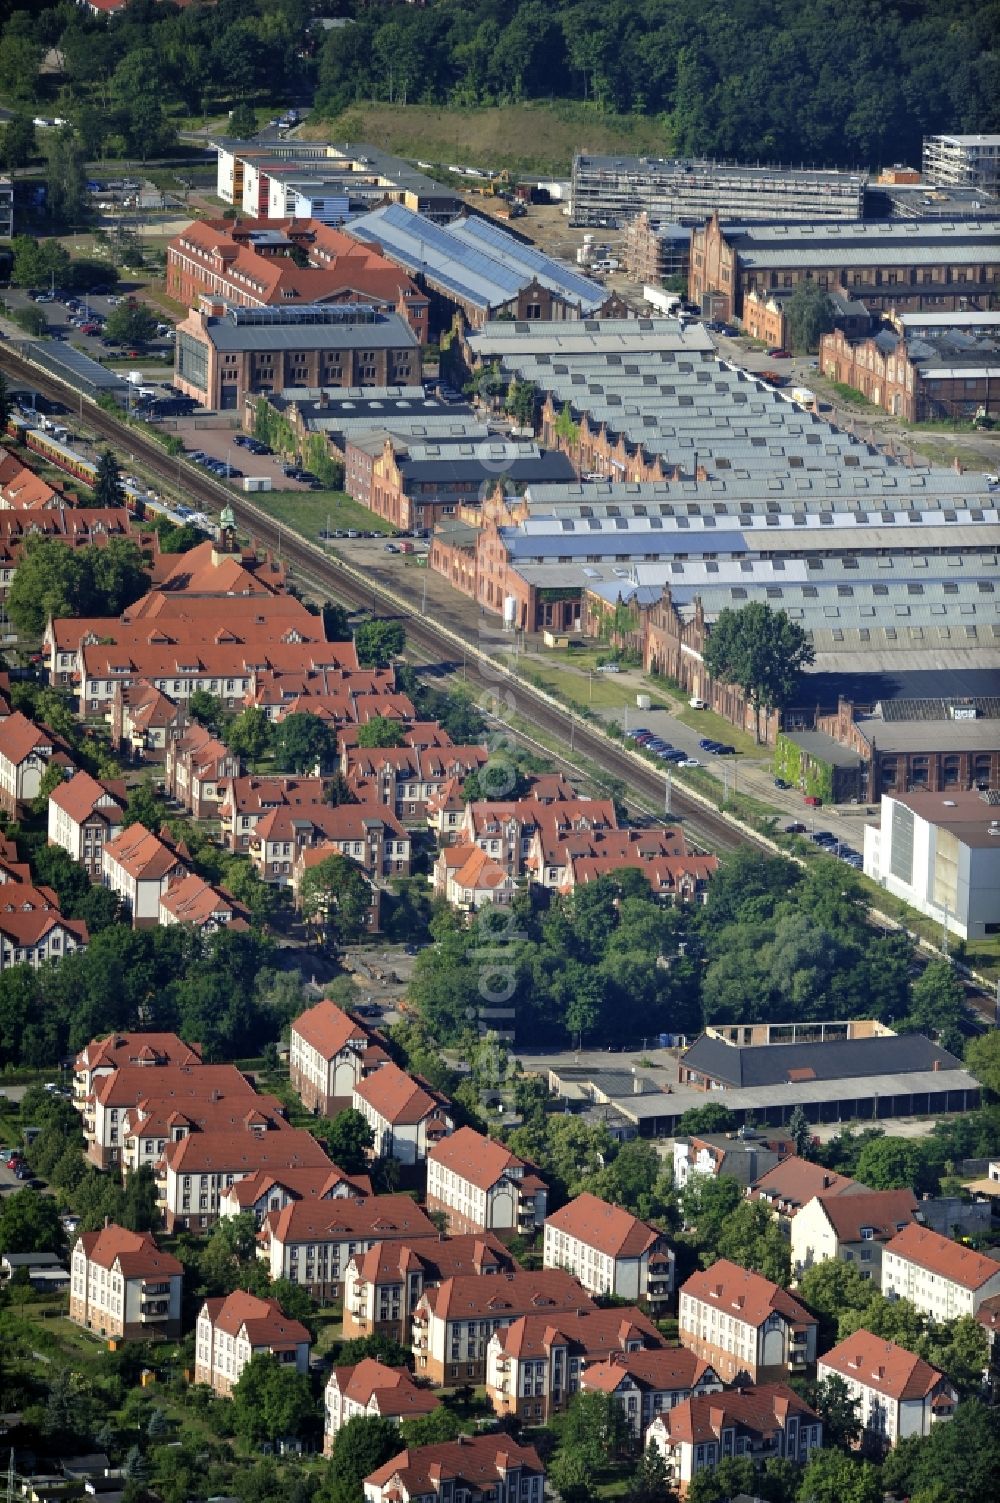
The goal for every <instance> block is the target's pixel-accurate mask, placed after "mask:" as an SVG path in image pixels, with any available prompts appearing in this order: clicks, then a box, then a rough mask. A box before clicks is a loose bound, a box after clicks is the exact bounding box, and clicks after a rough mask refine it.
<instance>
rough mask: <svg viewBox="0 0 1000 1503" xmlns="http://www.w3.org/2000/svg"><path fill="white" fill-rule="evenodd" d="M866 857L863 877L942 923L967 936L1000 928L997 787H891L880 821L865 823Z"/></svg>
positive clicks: (961, 727) (965, 725)
mask: <svg viewBox="0 0 1000 1503" xmlns="http://www.w3.org/2000/svg"><path fill="white" fill-rule="evenodd" d="M976 724H977V723H976V722H975V721H973V722H968V721H962V722H961V723H959V724H956V725H955V727H954V729H955V731H956V732H959V733H962V732H968V731H970V730H975V728H976ZM996 724H997V722H993V725H994V727H996ZM864 862H865V865H864V870H865V875H866V876H868V877H871V878H872V880H873V881H875V882H879V883H880V884H881V885H882V886H883V887H885V888H886V890H887V891H888V892H891V893H892V894H893V895H894V896H896V897H899V898H902V899H903V900H904V901H905V902H907V903H909V904H910V905H911V907H913V908H916V909H917V910H918V912H920V913H924V914H927V915H928V917H930V918H933V919H937V920H938V921H939V922H940V924H941V925H942V930H944V929H948V930H950V931H951V933H953V934H958V935H960V936H961V938H962V939H983V938H985V937H986V936H988V935H995V934H1000V794H995V793H985V794H983V793H976V792H959V791H957V790H949V789H944V790H942V791H941V792H938V793H896V794H892V795H888V794H886V795H884V796H883V798H882V818H881V821H880V823H879V824H878V825H867V826H866V827H865V852H864Z"/></svg>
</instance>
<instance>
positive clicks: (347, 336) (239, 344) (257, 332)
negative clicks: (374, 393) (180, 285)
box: [175, 294, 421, 411]
mask: <svg viewBox="0 0 1000 1503" xmlns="http://www.w3.org/2000/svg"><path fill="white" fill-rule="evenodd" d="M420 376H421V370H420V344H419V341H418V339H417V336H416V335H415V334H414V332H413V330H412V328H411V327H410V325H409V324H408V323H407V322H406V321H405V320H404V319H402V318H400V316H399V315H398V314H397V313H380V312H379V311H378V310H377V309H376V308H374V307H372V306H370V305H367V304H357V303H350V304H332V305H331V304H322V303H310V304H307V305H306V306H303V307H297V308H236V307H233V306H232V305H230V304H228V303H226V302H225V301H224V300H222V299H218V298H213V297H210V296H208V295H207V294H205V295H203V296H202V297H201V299H200V301H199V305H198V307H197V308H195V309H193V310H192V312H191V313H189V314H188V316H187V318H186V319H184V320H183V321H182V322H181V323H180V324H178V326H177V342H176V367H175V379H176V383H177V385H178V386H179V387H180V388H181V390H182V391H183V392H184V393H185V394H186V395H187V396H191V397H194V398H195V400H196V401H198V402H200V403H201V404H202V406H204V407H208V408H210V409H219V410H225V411H234V410H236V409H238V408H240V407H241V406H242V405H243V400H244V398H245V397H246V396H247V395H253V394H254V393H260V394H261V395H269V394H270V393H271V392H274V391H286V390H288V389H289V388H295V387H302V388H305V389H309V388H314V387H324V386H328V387H334V386H404V385H405V386H409V385H413V386H419V384H420Z"/></svg>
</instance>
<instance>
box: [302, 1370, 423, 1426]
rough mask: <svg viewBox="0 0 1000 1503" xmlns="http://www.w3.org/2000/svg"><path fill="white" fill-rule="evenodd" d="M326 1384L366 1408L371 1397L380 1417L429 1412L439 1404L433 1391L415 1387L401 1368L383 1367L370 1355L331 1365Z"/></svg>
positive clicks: (407, 1415)
mask: <svg viewBox="0 0 1000 1503" xmlns="http://www.w3.org/2000/svg"><path fill="white" fill-rule="evenodd" d="M327 1387H328V1388H331V1387H336V1388H337V1389H339V1391H340V1393H341V1394H342V1396H343V1397H344V1398H345V1399H351V1400H353V1402H354V1403H355V1404H361V1405H362V1406H363V1407H364V1408H366V1409H367V1407H368V1405H369V1404H370V1403H371V1402H372V1400H373V1399H374V1400H375V1402H376V1404H377V1406H378V1413H379V1415H380V1417H381V1418H382V1419H409V1418H410V1417H411V1416H413V1415H417V1414H431V1413H432V1412H433V1411H434V1410H435V1409H437V1408H438V1407H439V1405H440V1403H441V1400H440V1399H439V1398H438V1397H437V1395H436V1394H433V1393H431V1392H429V1390H428V1389H426V1388H418V1387H417V1385H416V1383H414V1381H413V1378H412V1376H411V1375H410V1373H409V1372H408V1371H407V1369H406V1368H405V1367H387V1366H386V1365H385V1364H384V1363H383V1362H378V1361H376V1359H375V1358H374V1357H364V1358H363V1359H362V1360H361V1361H360V1362H358V1363H357V1364H356V1365H355V1366H354V1367H335V1368H334V1369H333V1371H332V1372H331V1374H330V1379H329V1382H328V1383H327Z"/></svg>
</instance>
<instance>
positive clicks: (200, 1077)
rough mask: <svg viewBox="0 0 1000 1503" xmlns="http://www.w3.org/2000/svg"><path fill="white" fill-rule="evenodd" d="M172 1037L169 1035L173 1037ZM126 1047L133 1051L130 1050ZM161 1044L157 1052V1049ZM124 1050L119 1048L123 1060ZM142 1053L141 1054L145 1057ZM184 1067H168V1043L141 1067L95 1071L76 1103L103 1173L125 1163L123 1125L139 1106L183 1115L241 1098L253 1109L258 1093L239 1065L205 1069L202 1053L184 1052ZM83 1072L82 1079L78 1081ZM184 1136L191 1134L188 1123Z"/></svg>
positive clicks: (94, 1161)
mask: <svg viewBox="0 0 1000 1503" xmlns="http://www.w3.org/2000/svg"><path fill="white" fill-rule="evenodd" d="M171 1037H172V1035H167V1038H168V1039H169V1038H171ZM125 1047H126V1048H130V1047H131V1046H129V1045H126V1046H125ZM156 1047H157V1046H156V1045H154V1046H153V1049H154V1050H155V1049H156ZM124 1052H125V1051H124V1049H116V1050H115V1055H116V1056H118V1057H121V1054H123V1053H124ZM143 1052H144V1051H143V1050H140V1053H143ZM177 1057H178V1059H179V1060H181V1062H180V1063H176V1064H175V1063H172V1062H171V1063H167V1060H170V1061H172V1060H173V1058H174V1054H173V1051H172V1049H171V1046H170V1044H169V1043H168V1044H167V1045H166V1047H165V1048H164V1049H163V1052H162V1053H161V1054H160V1057H159V1060H158V1059H157V1057H156V1055H155V1054H153V1055H152V1057H150V1056H149V1055H146V1058H145V1059H144V1060H143V1062H141V1063H133V1062H132V1061H131V1059H130V1060H129V1062H128V1063H127V1064H121V1065H116V1066H115V1067H114V1068H113V1069H111V1070H107V1071H106V1070H104V1069H100V1068H98V1069H92V1071H91V1073H92V1086H91V1089H90V1090H89V1091H87V1093H86V1095H78V1096H77V1097H76V1104H77V1106H78V1107H81V1108H82V1111H83V1135H84V1137H85V1139H86V1140H87V1157H88V1158H89V1159H90V1161H91V1163H92V1164H94V1166H95V1167H96V1168H98V1169H111V1168H114V1167H116V1166H118V1165H120V1164H121V1162H122V1149H123V1146H124V1138H123V1133H122V1129H123V1125H124V1121H125V1118H126V1116H127V1114H128V1112H129V1111H131V1110H133V1109H134V1108H135V1107H136V1106H138V1105H139V1103H140V1102H143V1103H150V1102H154V1101H155V1102H157V1103H158V1104H161V1105H168V1104H169V1106H170V1107H172V1108H174V1109H175V1110H176V1111H177V1112H179V1113H180V1114H182V1115H183V1114H184V1113H185V1112H186V1111H188V1110H191V1109H193V1108H196V1107H197V1105H198V1104H199V1103H200V1102H207V1101H210V1102H212V1103H213V1104H215V1105H216V1106H219V1105H221V1104H222V1103H224V1102H230V1101H232V1100H234V1099H238V1100H239V1103H240V1106H241V1107H242V1106H243V1104H244V1103H245V1104H246V1109H247V1110H248V1111H249V1110H251V1109H252V1108H253V1106H254V1102H255V1099H256V1094H257V1093H256V1091H255V1090H254V1087H253V1084H252V1083H251V1081H250V1080H248V1079H247V1077H246V1076H245V1075H244V1074H242V1072H241V1071H239V1070H237V1068H236V1066H235V1065H203V1064H202V1062H201V1058H200V1055H199V1054H198V1053H197V1051H195V1050H192V1051H191V1058H189V1059H187V1058H184V1057H183V1056H182V1055H181V1054H180V1051H178V1054H177ZM85 1073H86V1071H83V1072H79V1073H78V1076H77V1080H78V1082H79V1079H80V1074H85ZM179 1131H180V1132H182V1133H183V1132H184V1131H186V1128H185V1127H184V1126H183V1124H182V1125H181V1126H180V1128H179Z"/></svg>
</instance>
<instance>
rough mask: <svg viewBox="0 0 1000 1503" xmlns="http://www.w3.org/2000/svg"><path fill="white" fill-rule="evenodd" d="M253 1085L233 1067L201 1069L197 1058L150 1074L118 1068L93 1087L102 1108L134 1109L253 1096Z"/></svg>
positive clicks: (145, 1070)
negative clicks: (139, 1104)
mask: <svg viewBox="0 0 1000 1503" xmlns="http://www.w3.org/2000/svg"><path fill="white" fill-rule="evenodd" d="M256 1094H257V1092H256V1090H255V1089H254V1086H253V1083H252V1082H251V1081H249V1080H248V1079H247V1077H246V1076H245V1075H244V1074H243V1073H242V1072H241V1071H240V1070H237V1068H236V1066H235V1065H203V1064H202V1062H201V1059H200V1057H195V1058H193V1059H191V1060H190V1061H185V1062H184V1063H176V1064H175V1063H170V1064H164V1065H160V1066H158V1067H157V1068H156V1069H155V1070H151V1069H150V1068H149V1066H148V1065H142V1064H135V1063H131V1062H130V1063H129V1064H127V1065H119V1066H118V1067H117V1068H116V1069H114V1070H113V1071H112V1072H111V1074H110V1075H105V1076H103V1077H102V1078H101V1079H100V1080H97V1081H96V1082H95V1083H94V1099H95V1100H96V1101H97V1102H98V1103H99V1105H101V1106H135V1105H136V1104H137V1102H140V1101H157V1102H166V1101H176V1102H184V1101H199V1100H205V1099H210V1100H213V1099H214V1100H222V1099H224V1098H225V1097H227V1096H239V1097H241V1098H243V1099H248V1100H251V1099H253V1098H254V1097H255V1096H256Z"/></svg>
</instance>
